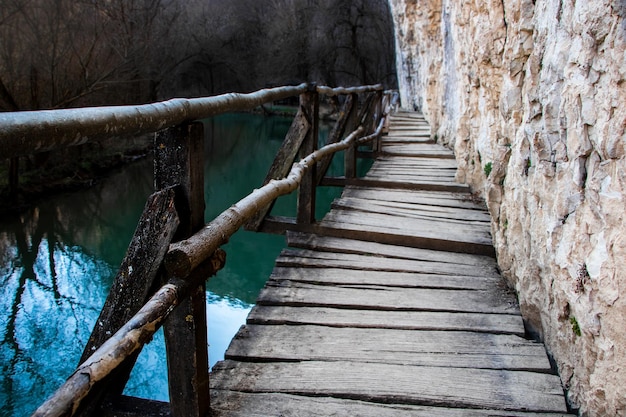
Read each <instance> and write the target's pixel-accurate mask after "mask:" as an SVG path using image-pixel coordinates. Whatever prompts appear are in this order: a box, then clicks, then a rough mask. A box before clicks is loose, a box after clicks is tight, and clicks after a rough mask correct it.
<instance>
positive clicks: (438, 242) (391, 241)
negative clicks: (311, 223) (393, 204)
mask: <svg viewBox="0 0 626 417" xmlns="http://www.w3.org/2000/svg"><path fill="white" fill-rule="evenodd" d="M284 226H285V228H284V229H282V230H298V231H304V232H311V233H317V234H322V235H325V236H332V237H339V238H345V239H355V240H364V241H370V242H380V243H384V244H388V245H398V246H407V247H412V248H424V249H431V250H439V251H447V252H458V253H466V254H474V255H483V256H491V257H494V258H495V256H496V254H495V250H494V249H493V246H492V245H491V244H490V243H489V242H488V241H487V240H484V241H483V242H474V243H469V242H459V241H456V240H447V239H442V238H440V236H439V235H437V234H436V233H432V232H429V233H427V234H411V233H406V232H405V231H402V230H394V231H392V232H390V231H389V230H386V229H385V228H384V227H368V226H363V225H358V224H350V223H337V222H331V221H327V220H323V221H322V223H320V224H318V225H316V227H315V228H314V230H303V229H298V228H296V227H290V226H289V225H284Z"/></svg>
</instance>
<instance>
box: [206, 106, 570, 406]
mask: <svg viewBox="0 0 626 417" xmlns="http://www.w3.org/2000/svg"><path fill="white" fill-rule="evenodd" d="M429 133H430V132H429V127H428V125H427V124H426V123H425V121H424V119H423V118H421V117H420V116H419V115H417V114H415V113H399V114H397V115H396V116H394V118H393V119H392V124H391V130H390V133H389V135H388V136H386V137H385V139H384V142H383V147H382V150H383V152H384V153H383V155H381V156H380V157H379V158H378V159H377V160H376V162H375V163H374V165H373V166H372V168H371V170H370V171H369V173H368V175H367V176H366V177H365V178H364V180H363V181H362V184H361V185H360V186H358V187H356V186H354V187H347V188H346V189H345V191H344V193H343V195H342V197H341V199H339V200H338V201H336V203H335V204H334V206H333V208H332V210H331V212H330V213H329V214H328V215H327V216H326V217H325V218H324V220H323V221H322V222H321V224H320V227H319V232H318V233H316V234H304V233H290V234H288V243H289V248H288V249H286V250H284V251H283V252H282V254H281V255H280V257H279V258H278V259H277V261H276V267H275V269H274V271H273V273H272V275H271V277H270V279H269V281H268V282H267V284H266V286H265V288H264V289H263V290H262V292H261V294H260V296H259V298H258V302H257V305H256V306H255V307H254V308H253V310H252V312H251V313H250V315H249V317H248V320H247V324H246V325H245V326H243V327H242V328H241V329H240V331H239V333H238V334H237V335H236V336H235V338H234V340H233V341H232V343H231V345H230V347H229V349H228V351H227V352H226V359H225V360H224V361H222V362H220V363H218V364H217V365H216V366H215V367H214V369H213V372H212V374H211V406H212V409H213V413H214V414H213V415H214V416H242V417H243V416H266V415H267V416H346V417H347V416H350V417H352V416H371V417H379V416H405V415H411V416H449V417H452V416H455V417H456V416H459V417H460V416H557V415H564V414H566V413H567V409H566V406H565V399H564V395H563V390H562V388H561V384H560V379H559V377H558V376H557V375H554V373H553V371H552V370H551V367H550V363H549V361H548V358H547V356H546V353H545V350H544V347H543V345H542V344H540V343H536V342H533V341H532V340H527V339H525V338H524V327H523V323H522V319H521V316H520V311H519V307H518V305H517V301H516V297H515V295H514V294H513V293H512V292H510V291H509V290H508V289H507V286H506V284H505V283H504V282H503V279H502V277H501V276H500V275H499V273H498V271H497V268H496V263H495V260H494V259H493V254H494V252H493V247H492V244H491V235H490V226H489V215H488V214H487V212H486V211H485V209H484V207H483V206H482V205H481V204H479V203H477V202H475V201H473V200H472V198H471V195H470V194H469V192H468V189H467V187H466V186H464V185H461V184H458V183H456V182H455V181H454V174H455V170H456V164H455V160H454V158H453V155H452V153H451V152H450V151H449V150H446V149H445V148H443V147H441V146H439V145H436V144H434V143H432V142H431V141H430V140H429Z"/></svg>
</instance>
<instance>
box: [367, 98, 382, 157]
mask: <svg viewBox="0 0 626 417" xmlns="http://www.w3.org/2000/svg"><path fill="white" fill-rule="evenodd" d="M374 100H375V102H374V109H373V112H372V119H371V122H370V123H372V125H371V126H372V132H373V131H374V130H376V126H377V125H378V122H379V121H380V118H381V117H382V116H383V111H384V108H383V92H382V91H377V92H376V98H375V99H374ZM379 151H380V135H379V136H376V139H374V141H373V142H372V152H374V154H377V153H378V152H379Z"/></svg>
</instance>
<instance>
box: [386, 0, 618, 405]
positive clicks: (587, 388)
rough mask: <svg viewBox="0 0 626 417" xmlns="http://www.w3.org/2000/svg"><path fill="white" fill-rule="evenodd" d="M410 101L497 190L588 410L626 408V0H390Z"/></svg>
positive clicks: (552, 343)
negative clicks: (625, 394) (468, 0)
mask: <svg viewBox="0 0 626 417" xmlns="http://www.w3.org/2000/svg"><path fill="white" fill-rule="evenodd" d="M390 4H391V7H392V10H393V14H394V18H395V24H396V36H397V47H398V48H397V56H398V65H397V67H398V72H399V81H400V83H399V85H400V86H401V90H402V91H401V97H402V105H403V106H404V107H409V108H416V109H419V110H421V111H423V112H424V113H425V115H426V117H427V118H428V120H429V121H430V123H431V125H432V127H433V132H434V134H435V135H437V139H438V140H439V141H440V142H443V143H445V144H448V145H449V146H450V147H453V148H454V150H455V152H456V155H457V160H458V163H459V167H460V168H459V172H458V178H459V180H461V181H464V182H467V183H469V184H470V185H471V186H472V187H473V189H474V190H475V191H476V192H477V193H479V194H481V195H482V196H483V197H484V198H485V200H486V201H487V204H488V207H489V210H490V212H491V215H492V218H493V222H492V232H493V239H494V245H495V247H496V251H497V254H498V262H499V264H500V267H501V269H502V271H503V274H504V275H505V276H506V277H507V279H508V280H509V282H510V283H511V285H512V286H514V287H515V288H516V289H517V291H518V293H519V300H520V304H521V307H522V311H523V313H524V314H525V318H526V320H527V323H528V327H529V329H530V330H531V331H532V332H536V334H537V335H539V337H541V338H542V339H543V340H544V341H545V343H546V346H547V348H548V350H549V351H550V353H551V354H552V355H553V357H554V359H555V362H556V364H557V366H558V368H559V372H560V375H561V378H562V381H563V384H564V387H565V388H566V389H567V390H568V395H569V400H570V401H571V404H572V406H574V407H580V410H581V414H582V415H590V416H591V415H593V416H596V415H597V416H604V415H626V396H624V388H623V387H625V386H626V222H625V219H624V217H625V213H626V205H625V203H626V202H625V194H624V193H625V191H626V160H625V152H624V147H625V143H626V135H625V129H626V83H625V78H626V55H625V47H626V20H625V17H626V2H625V1H624V0H613V1H610V0H589V1H574V0H564V1H563V0H475V1H472V2H465V1H456V0H421V1H419V2H418V1H417V0H390Z"/></svg>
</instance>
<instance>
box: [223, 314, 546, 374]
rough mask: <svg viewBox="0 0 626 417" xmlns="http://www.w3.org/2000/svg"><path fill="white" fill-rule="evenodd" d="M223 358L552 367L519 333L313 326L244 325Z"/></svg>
mask: <svg viewBox="0 0 626 417" xmlns="http://www.w3.org/2000/svg"><path fill="white" fill-rule="evenodd" d="M277 340H279V341H280V343H276V341H277ZM225 358H226V359H233V360H240V361H247V362H250V361H264V362H270V361H271V362H294V361H329V362H332V361H353V362H376V363H379V364H396V365H411V366H437V367H453V368H480V369H509V370H521V371H533V372H546V373H549V372H550V371H551V369H550V362H549V361H548V358H547V356H546V352H545V350H544V347H543V345H541V344H539V343H534V342H530V341H528V340H525V339H523V338H521V337H518V336H512V335H495V334H489V333H472V332H449V331H426V330H421V331H411V330H397V329H371V328H370V329H366V328H336V327H330V328H329V327H325V326H314V325H300V326H287V325H274V326H269V325H262V326H261V325H254V324H248V325H246V326H244V327H243V328H242V329H240V330H239V332H238V333H237V335H236V336H235V338H234V339H233V340H232V342H231V344H230V346H229V348H228V350H227V351H226V354H225Z"/></svg>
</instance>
